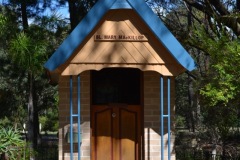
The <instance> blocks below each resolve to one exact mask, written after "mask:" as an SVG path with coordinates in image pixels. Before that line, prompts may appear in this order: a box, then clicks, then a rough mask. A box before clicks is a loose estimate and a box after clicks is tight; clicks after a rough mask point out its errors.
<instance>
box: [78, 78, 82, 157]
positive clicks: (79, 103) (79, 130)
mask: <svg viewBox="0 0 240 160" xmlns="http://www.w3.org/2000/svg"><path fill="white" fill-rule="evenodd" d="M80 82H81V79H80V75H78V96H77V98H78V160H80V159H81V144H80V143H81V142H80V134H81V133H80V132H81V101H80V100H81V99H80V98H81V96H80V93H81V92H80V86H81V84H80Z"/></svg>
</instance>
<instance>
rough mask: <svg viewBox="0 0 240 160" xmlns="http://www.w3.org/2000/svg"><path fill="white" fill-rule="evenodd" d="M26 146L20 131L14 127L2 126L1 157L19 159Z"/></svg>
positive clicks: (0, 131)
mask: <svg viewBox="0 0 240 160" xmlns="http://www.w3.org/2000/svg"><path fill="white" fill-rule="evenodd" d="M24 146H25V143H24V140H22V139H21V135H20V132H19V131H18V130H15V129H13V128H2V127H1V128H0V156H1V159H11V160H15V159H18V158H19V156H21V155H20V153H21V151H22V149H23V147H24Z"/></svg>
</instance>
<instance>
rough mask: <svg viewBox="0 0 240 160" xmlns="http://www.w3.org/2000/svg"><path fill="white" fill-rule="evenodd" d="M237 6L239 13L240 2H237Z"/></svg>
mask: <svg viewBox="0 0 240 160" xmlns="http://www.w3.org/2000/svg"><path fill="white" fill-rule="evenodd" d="M236 5H237V10H238V12H240V0H237V2H236Z"/></svg>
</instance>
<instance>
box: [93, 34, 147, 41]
mask: <svg viewBox="0 0 240 160" xmlns="http://www.w3.org/2000/svg"><path fill="white" fill-rule="evenodd" d="M94 40H95V41H136V42H147V41H148V39H147V36H145V35H120V34H119V35H107V34H106V35H102V34H97V35H95V36H94Z"/></svg>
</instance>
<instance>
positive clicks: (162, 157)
mask: <svg viewBox="0 0 240 160" xmlns="http://www.w3.org/2000/svg"><path fill="white" fill-rule="evenodd" d="M163 94H164V93H163V77H162V76H161V78H160V98H161V99H160V101H161V105H160V112H161V116H160V118H161V127H160V128H161V131H160V132H161V160H163V159H164V139H163V135H164V133H163V132H164V123H163V120H164V119H163V116H164V113H163V112H164V110H163V107H164V104H163Z"/></svg>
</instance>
